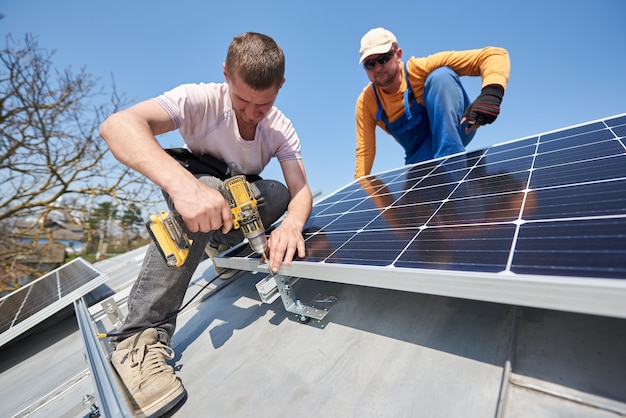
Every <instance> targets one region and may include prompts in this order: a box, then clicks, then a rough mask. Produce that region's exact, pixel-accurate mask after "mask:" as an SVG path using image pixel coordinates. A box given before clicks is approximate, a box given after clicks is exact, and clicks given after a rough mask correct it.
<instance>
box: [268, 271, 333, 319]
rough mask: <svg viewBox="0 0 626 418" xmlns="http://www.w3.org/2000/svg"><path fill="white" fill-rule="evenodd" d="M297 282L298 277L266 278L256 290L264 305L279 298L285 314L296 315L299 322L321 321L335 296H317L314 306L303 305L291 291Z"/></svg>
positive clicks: (279, 276)
mask: <svg viewBox="0 0 626 418" xmlns="http://www.w3.org/2000/svg"><path fill="white" fill-rule="evenodd" d="M298 280H299V278H298V277H291V276H284V275H282V274H277V275H275V276H267V277H265V278H264V279H262V280H261V281H259V282H258V283H257V284H256V289H257V292H258V293H259V296H260V297H261V301H263V302H264V303H272V302H274V301H275V300H276V299H277V298H278V297H279V296H280V298H281V299H282V301H283V306H284V307H285V309H286V310H287V312H291V313H294V314H296V316H297V317H298V320H299V321H300V322H303V323H305V322H308V321H309V319H311V318H313V319H317V320H318V321H321V320H322V319H324V317H326V315H327V314H328V311H329V310H330V308H331V307H332V305H333V304H334V303H335V302H336V301H337V299H338V298H337V297H336V296H327V295H317V297H316V298H315V299H314V301H313V303H312V304H314V305H316V306H308V305H305V304H303V303H302V301H300V299H298V298H297V296H296V293H295V291H294V289H293V285H294V284H295V283H296V282H297V281H298Z"/></svg>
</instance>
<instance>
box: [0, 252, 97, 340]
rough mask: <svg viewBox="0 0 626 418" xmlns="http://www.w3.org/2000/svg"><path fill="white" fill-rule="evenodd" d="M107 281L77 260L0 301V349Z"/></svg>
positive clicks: (90, 266) (82, 260) (92, 268)
mask: <svg viewBox="0 0 626 418" xmlns="http://www.w3.org/2000/svg"><path fill="white" fill-rule="evenodd" d="M107 279H108V276H107V275H106V274H105V273H102V272H100V271H98V270H97V269H96V268H95V267H94V266H93V265H91V264H90V263H88V262H87V261H85V260H84V259H82V258H80V257H79V258H76V259H74V260H72V261H70V262H69V263H66V264H64V265H63V266H61V267H59V268H57V269H54V270H52V271H51V272H49V273H48V274H46V275H44V276H42V277H40V278H38V279H37V280H34V281H32V282H30V283H28V284H27V285H25V286H23V287H21V288H20V289H18V290H15V291H13V292H11V293H10V294H8V295H6V296H4V297H3V298H2V299H0V347H1V346H3V345H5V344H6V343H8V342H10V341H11V340H13V339H15V338H16V337H18V336H20V335H21V334H23V333H24V332H26V331H28V330H30V329H31V328H33V327H34V326H36V325H38V324H39V323H41V322H43V321H44V320H46V319H48V318H50V317H51V316H52V315H54V314H56V313H57V312H59V311H61V310H62V309H63V308H65V307H66V306H69V305H71V304H72V303H73V302H74V301H75V300H76V299H78V298H80V297H82V296H83V295H85V294H87V293H89V292H90V291H92V290H94V289H95V288H97V287H98V286H100V285H101V284H103V283H104V282H105V281H106V280H107Z"/></svg>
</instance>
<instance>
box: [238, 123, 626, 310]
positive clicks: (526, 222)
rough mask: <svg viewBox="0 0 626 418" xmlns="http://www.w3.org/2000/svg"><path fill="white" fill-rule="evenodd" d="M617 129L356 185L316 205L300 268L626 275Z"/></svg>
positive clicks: (554, 136)
mask: <svg viewBox="0 0 626 418" xmlns="http://www.w3.org/2000/svg"><path fill="white" fill-rule="evenodd" d="M625 134H626V115H620V116H615V117H610V118H607V119H604V120H600V121H596V122H591V123H588V124H584V125H580V126H576V127H572V128H568V129H563V130H559V131H555V132H550V133H546V134H542V135H537V136H535V137H530V138H525V139H521V140H518V141H513V142H509V143H504V144H501V145H496V146H492V147H488V148H486V149H482V150H479V151H474V152H467V153H463V154H457V155H454V156H451V157H448V158H443V159H438V160H432V161H428V162H425V163H422V164H417V165H412V166H406V167H402V168H398V169H396V170H392V171H388V172H384V173H380V174H377V175H373V176H369V177H367V178H363V179H360V180H358V181H355V182H353V183H351V184H349V185H347V186H346V187H344V188H343V189H341V190H339V191H337V192H336V193H334V194H332V195H331V196H328V197H327V198H326V199H324V200H322V201H320V202H319V203H317V204H315V205H314V207H313V212H312V214H311V217H310V219H309V221H308V223H307V224H306V226H305V228H304V236H305V239H306V248H307V256H306V258H305V259H303V260H300V261H302V262H306V263H317V264H319V265H323V266H331V265H350V266H361V267H363V266H367V267H370V266H371V267H381V268H384V269H381V270H375V271H381V272H384V275H381V276H380V277H381V283H380V284H379V283H376V285H377V286H378V285H380V286H381V287H386V286H385V284H384V282H385V280H389V278H390V277H392V276H390V274H393V272H394V271H396V272H397V271H399V270H403V269H412V270H415V271H421V270H423V269H428V270H429V271H430V270H442V271H446V272H450V271H457V272H472V273H475V272H478V273H486V274H492V273H493V274H500V275H505V276H501V277H507V278H515V277H518V276H523V277H525V278H526V279H528V275H530V276H531V277H530V279H532V276H541V277H546V276H550V277H552V276H554V277H559V278H562V277H576V278H593V279H626V140H625V138H624V135H625ZM250 253H251V252H250V251H249V250H248V249H246V248H244V249H241V250H240V252H239V253H238V254H228V255H229V256H231V257H241V256H244V257H252V255H251V254H250ZM307 269H308V270H307V271H306V272H305V273H306V275H307V277H309V278H316V277H315V276H316V273H320V275H323V272H324V270H323V269H321V268H320V269H317V270H315V269H313V268H311V267H310V266H308V264H307ZM372 271H373V270H372V269H367V272H368V274H371V272H372ZM298 273H299V267H298V262H294V264H293V266H292V267H291V269H290V272H289V274H294V275H298ZM383 276H384V277H383ZM409 277H410V276H409ZM461 277H462V276H461ZM472 277H473V276H472ZM319 278H321V279H324V277H319ZM468 280H472V279H471V278H469V276H468ZM550 283H552V280H551V281H550ZM597 283H600V282H597ZM603 283H604V282H603ZM616 283H617V282H616ZM603 286H604V284H603ZM616 286H618V287H620V291H621V289H622V288H621V286H623V282H621V281H620V283H619V284H617V285H616ZM457 296H458V295H457ZM623 312H624V313H620V315H626V308H624V311H623Z"/></svg>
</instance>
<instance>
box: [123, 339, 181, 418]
mask: <svg viewBox="0 0 626 418" xmlns="http://www.w3.org/2000/svg"><path fill="white" fill-rule="evenodd" d="M157 337H158V334H157V330H156V329H154V328H148V329H146V330H144V331H142V332H141V333H139V334H135V335H133V336H132V337H129V338H126V339H125V340H124V341H122V342H121V343H119V344H118V345H117V348H116V349H115V351H114V352H113V353H112V354H111V363H113V366H114V367H115V370H117V373H118V374H119V376H120V378H121V379H122V382H123V383H124V385H125V386H126V391H127V394H128V395H129V397H130V401H131V402H132V406H133V408H134V409H135V414H137V416H140V417H151V416H157V415H161V414H163V413H165V412H166V411H168V410H170V409H171V408H172V407H174V405H176V404H177V403H178V402H179V401H180V400H181V399H182V398H183V396H184V395H185V388H184V387H183V384H182V383H181V382H180V380H179V379H178V378H177V377H176V376H175V375H174V368H173V367H172V366H170V365H168V364H167V363H166V362H165V360H166V359H167V360H171V359H173V358H174V350H172V349H171V348H170V347H168V346H166V345H165V344H163V343H162V342H160V341H158V340H157Z"/></svg>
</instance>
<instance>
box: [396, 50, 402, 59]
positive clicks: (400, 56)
mask: <svg viewBox="0 0 626 418" xmlns="http://www.w3.org/2000/svg"><path fill="white" fill-rule="evenodd" d="M396 58H398V59H399V60H400V59H402V48H396Z"/></svg>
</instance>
